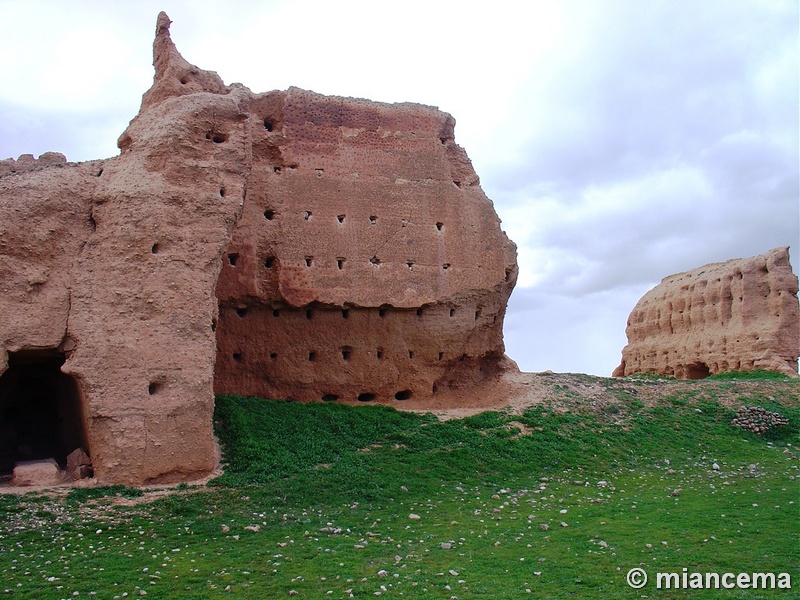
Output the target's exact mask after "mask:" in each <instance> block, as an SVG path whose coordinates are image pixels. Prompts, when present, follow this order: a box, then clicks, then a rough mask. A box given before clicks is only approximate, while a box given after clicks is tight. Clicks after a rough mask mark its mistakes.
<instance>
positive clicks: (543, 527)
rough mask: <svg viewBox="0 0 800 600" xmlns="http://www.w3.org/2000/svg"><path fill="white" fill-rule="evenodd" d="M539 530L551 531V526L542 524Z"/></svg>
mask: <svg viewBox="0 0 800 600" xmlns="http://www.w3.org/2000/svg"><path fill="white" fill-rule="evenodd" d="M539 529H541V530H542V531H547V530H548V529H550V525H548V524H547V523H540V524H539Z"/></svg>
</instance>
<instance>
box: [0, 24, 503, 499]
mask: <svg viewBox="0 0 800 600" xmlns="http://www.w3.org/2000/svg"><path fill="white" fill-rule="evenodd" d="M169 24H170V22H169V19H168V17H167V16H166V15H165V14H164V13H161V15H159V18H158V23H157V29H156V39H155V42H154V45H153V50H154V65H155V69H156V73H155V78H154V82H153V86H152V88H151V89H150V90H149V91H148V92H147V93H146V94H145V95H144V97H143V101H142V107H141V109H140V112H139V114H138V115H137V116H136V117H135V118H134V119H133V121H131V124H130V126H129V127H128V128H127V130H126V131H125V132H124V133H123V134H122V135H121V136H120V138H119V141H118V146H119V148H120V150H121V154H120V155H119V156H117V157H115V158H111V159H108V160H104V161H94V162H91V163H83V164H65V163H64V159H63V156H60V155H49V154H48V155H45V156H43V157H40V159H39V160H38V161H36V160H34V159H32V157H26V156H23V157H20V160H17V161H13V160H8V161H3V162H2V164H0V223H2V229H0V274H2V281H3V291H4V293H3V295H2V296H0V342H2V352H0V374H1V373H2V372H3V371H4V370H6V368H7V366H8V356H9V354H8V353H9V352H10V353H13V357H14V361H16V362H17V363H19V364H22V363H25V369H27V370H28V371H30V370H31V369H35V368H36V367H35V365H34V366H33V367H31V362H30V361H34V363H35V362H36V361H37V360H38V361H39V362H40V363H41V364H42V365H45V366H47V368H51V367H52V366H53V365H56V368H57V367H58V366H60V369H61V371H62V372H63V373H65V374H67V375H69V376H70V377H71V378H72V379H70V380H69V381H68V382H67V384H68V385H69V386H72V385H73V383H72V382H74V386H75V387H76V388H77V393H75V394H72V392H70V394H71V395H70V398H71V399H70V403H71V404H74V405H79V409H78V410H79V412H80V413H81V414H79V415H71V418H72V419H73V420H74V421H76V422H81V423H82V424H83V427H84V429H85V431H84V432H81V435H80V436H79V438H76V439H82V440H85V441H86V445H87V446H88V448H86V450H88V451H89V454H90V456H91V461H92V466H93V467H94V472H95V475H96V476H97V477H98V479H99V480H100V481H101V482H103V483H113V482H122V483H129V484H141V483H147V482H165V481H175V480H186V479H191V478H193V477H197V476H200V475H204V474H206V473H208V472H209V471H210V470H211V469H212V468H213V467H214V464H215V448H214V442H213V432H212V415H213V408H214V396H213V393H214V390H215V389H216V390H217V391H219V392H230V393H239V394H254V395H259V396H266V397H268V396H273V397H284V398H289V397H291V398H296V399H302V400H323V399H326V400H330V399H334V398H335V399H338V400H342V401H357V400H358V399H359V397H360V399H361V400H372V399H374V400H379V401H380V400H387V401H393V400H394V399H397V400H402V399H407V398H410V397H416V398H419V397H422V398H424V397H426V396H429V395H430V394H432V393H434V391H436V390H437V389H447V388H453V387H468V386H469V385H471V384H473V383H476V382H478V381H482V380H484V379H486V378H487V377H490V376H492V375H494V374H496V373H497V372H498V371H500V370H502V369H503V368H506V367H510V366H512V365H513V363H511V362H510V361H508V359H506V358H505V356H504V354H503V341H502V322H503V316H504V311H505V306H506V301H507V299H508V295H509V294H510V292H511V289H512V287H513V285H514V282H515V279H516V274H517V268H516V253H515V248H514V245H513V244H512V243H511V242H510V241H509V240H508V239H507V237H506V236H505V234H504V233H503V232H502V231H501V229H500V223H499V220H498V218H497V215H496V214H495V212H494V209H493V207H492V204H491V202H490V201H489V200H488V198H486V196H485V195H484V194H483V192H482V191H481V189H480V186H479V185H478V178H477V176H476V175H475V173H474V171H473V170H472V166H471V164H470V162H469V160H468V159H467V157H466V155H465V153H464V152H463V150H462V149H461V148H459V147H458V146H457V145H456V144H455V142H454V140H453V126H454V122H453V119H452V118H451V117H450V116H449V115H447V114H445V113H442V112H440V111H438V110H436V109H434V108H430V107H425V106H419V105H414V104H400V105H388V104H379V103H373V102H368V101H364V100H353V99H345V98H330V97H324V96H320V95H318V94H314V93H312V92H306V91H303V90H299V89H295V88H292V89H290V90H288V91H286V92H269V93H265V94H253V93H252V92H250V90H248V89H247V88H245V87H244V86H242V85H240V84H233V85H231V86H226V85H225V84H224V83H223V82H222V80H221V79H220V78H219V77H218V76H217V75H216V74H215V73H213V72H210V71H203V70H201V69H198V68H197V67H195V66H193V65H191V64H189V63H188V62H187V61H185V60H184V59H183V58H182V57H181V56H180V54H179V53H178V52H177V50H176V49H175V46H174V45H173V43H172V41H171V39H170V36H169ZM14 361H12V362H14ZM215 363H216V370H215ZM18 379H19V378H18ZM15 381H16V380H15ZM67 384H65V385H67ZM14 385H16V383H15V384H14ZM0 387H1V386H0ZM70 389H72V388H70ZM15 393H16V392H15ZM73 400H74V401H73ZM0 424H3V423H0ZM3 425H4V424H3ZM65 450H66V451H67V452H69V451H71V450H72V448H67V449H65Z"/></svg>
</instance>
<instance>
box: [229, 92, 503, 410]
mask: <svg viewBox="0 0 800 600" xmlns="http://www.w3.org/2000/svg"><path fill="white" fill-rule="evenodd" d="M249 117H250V121H251V122H252V125H251V128H252V131H253V166H252V169H251V170H250V172H249V176H248V179H247V200H246V201H245V205H244V210H243V213H242V217H241V219H240V220H239V222H238V223H237V226H236V230H235V232H234V236H233V241H232V243H231V245H230V247H229V248H228V250H227V254H226V256H225V257H224V260H223V268H222V274H221V276H220V279H219V282H218V286H217V297H218V298H219V300H220V325H219V329H218V331H217V340H218V346H219V357H218V361H217V365H216V375H215V388H216V390H217V391H218V392H227V393H246V394H251V395H258V396H262V397H280V398H286V397H291V398H295V399H302V400H320V399H326V400H333V399H336V400H342V401H355V400H357V399H359V398H360V399H362V400H365V399H369V400H372V399H375V400H388V401H393V400H394V399H407V398H410V397H412V396H413V397H415V398H419V397H425V396H430V395H431V394H432V393H434V392H435V391H438V390H440V389H446V388H448V387H452V386H457V385H458V384H459V382H462V383H463V384H468V383H474V378H475V372H476V371H477V372H478V373H480V370H481V369H483V370H484V372H485V373H484V376H487V377H488V376H490V375H493V374H496V373H497V371H498V370H499V368H500V367H499V364H498V363H499V361H501V360H502V359H503V356H504V354H503V341H502V320H503V316H504V311H505V305H506V301H507V299H508V295H509V294H510V292H511V289H512V287H513V284H514V281H515V278H516V254H515V249H514V246H513V244H511V243H510V242H509V241H508V239H507V238H506V236H505V234H503V233H502V231H501V230H500V226H499V225H500V223H499V219H498V218H497V215H496V214H495V212H494V209H493V206H492V204H491V201H489V200H488V198H486V196H485V195H484V194H483V192H482V191H481V189H480V186H479V184H478V178H477V176H476V175H475V173H474V171H473V170H472V167H471V164H470V163H469V160H468V159H467V158H466V155H465V154H464V152H463V150H462V149H461V148H459V147H458V146H457V145H456V144H455V142H454V140H453V126H454V122H453V120H452V118H451V117H450V116H449V115H447V114H446V113H442V112H440V111H438V110H436V109H434V108H431V107H426V106H420V105H415V104H401V105H387V104H380V103H375V102H367V101H361V100H354V99H349V98H335V97H334V98H330V97H325V96H321V95H318V94H315V93H313V92H308V91H304V90H299V89H296V88H292V89H290V90H289V91H288V92H272V93H270V94H264V95H261V96H256V97H255V98H254V99H253V101H252V102H251V104H250V108H249Z"/></svg>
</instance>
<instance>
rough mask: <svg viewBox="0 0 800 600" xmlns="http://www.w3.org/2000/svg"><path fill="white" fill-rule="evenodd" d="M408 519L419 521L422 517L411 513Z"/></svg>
mask: <svg viewBox="0 0 800 600" xmlns="http://www.w3.org/2000/svg"><path fill="white" fill-rule="evenodd" d="M408 518H409V519H411V520H412V521H419V519H420V516H419V515H415V514H414V513H411V514H410V515H408Z"/></svg>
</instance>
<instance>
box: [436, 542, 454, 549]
mask: <svg viewBox="0 0 800 600" xmlns="http://www.w3.org/2000/svg"><path fill="white" fill-rule="evenodd" d="M439 547H440V548H441V549H442V550H450V548H452V547H453V544H451V543H450V542H442V543H441V544H439Z"/></svg>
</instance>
